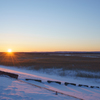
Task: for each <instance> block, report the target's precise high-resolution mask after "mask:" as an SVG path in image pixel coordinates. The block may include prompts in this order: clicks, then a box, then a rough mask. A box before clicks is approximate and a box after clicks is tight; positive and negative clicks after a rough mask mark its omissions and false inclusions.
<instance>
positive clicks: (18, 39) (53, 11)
mask: <svg viewBox="0 0 100 100" xmlns="http://www.w3.org/2000/svg"><path fill="white" fill-rule="evenodd" d="M8 48H11V49H12V50H13V51H18V52H22V51H28V52H29V51H30V52H31V51H100V0H0V51H1V52H2V51H7V49H8Z"/></svg>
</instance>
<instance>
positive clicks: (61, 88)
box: [0, 65, 100, 100]
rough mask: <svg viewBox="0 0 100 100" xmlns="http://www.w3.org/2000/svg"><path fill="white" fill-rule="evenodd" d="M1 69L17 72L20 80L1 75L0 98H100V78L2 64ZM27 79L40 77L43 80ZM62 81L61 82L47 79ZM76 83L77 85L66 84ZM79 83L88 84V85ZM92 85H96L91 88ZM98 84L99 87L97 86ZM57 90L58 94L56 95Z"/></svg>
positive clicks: (63, 99) (77, 99) (74, 99)
mask: <svg viewBox="0 0 100 100" xmlns="http://www.w3.org/2000/svg"><path fill="white" fill-rule="evenodd" d="M0 70H1V71H5V72H10V73H16V74H18V75H19V77H18V80H16V79H12V78H9V77H4V76H0V100H80V99H83V100H100V79H95V78H94V79H93V78H92V79H91V78H90V79H89V78H79V77H77V78H76V77H72V76H68V77H60V76H57V75H56V74H52V75H48V74H47V73H41V72H40V71H33V70H26V69H18V68H15V67H6V66H2V65H1V66H0ZM25 79H39V80H41V81H42V82H36V81H33V80H28V81H27V80H25ZM48 80H50V81H60V82H61V84H57V83H54V82H52V83H48V82H47V81H48ZM65 82H69V83H75V84H76V86H74V85H71V84H68V85H67V86H66V85H65V84H64V83H65ZM79 84H84V85H88V87H85V86H81V87H79V86H78V85H79ZM91 86H95V87H94V88H91ZM96 86H98V87H99V88H97V87H96ZM56 91H57V95H56Z"/></svg>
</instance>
